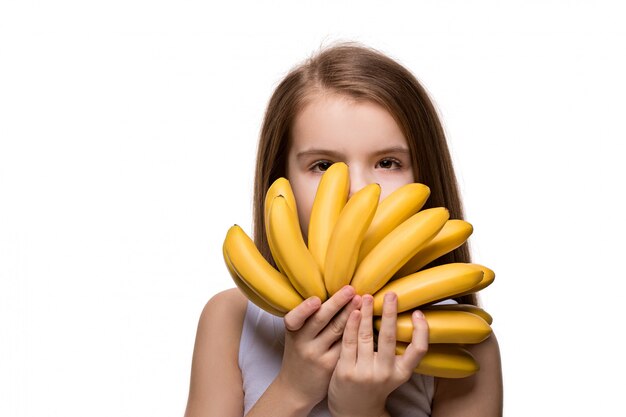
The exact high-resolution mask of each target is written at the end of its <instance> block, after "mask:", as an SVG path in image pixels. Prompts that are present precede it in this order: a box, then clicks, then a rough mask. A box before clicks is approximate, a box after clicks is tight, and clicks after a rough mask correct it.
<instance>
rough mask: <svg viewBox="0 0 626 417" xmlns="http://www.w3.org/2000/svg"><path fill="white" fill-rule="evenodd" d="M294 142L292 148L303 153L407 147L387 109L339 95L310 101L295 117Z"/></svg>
mask: <svg viewBox="0 0 626 417" xmlns="http://www.w3.org/2000/svg"><path fill="white" fill-rule="evenodd" d="M291 139H292V146H293V147H294V148H296V149H298V150H300V151H301V150H307V149H309V148H311V149H324V148H328V149H337V148H345V147H347V148H350V147H352V146H353V145H356V144H358V145H359V146H361V147H363V146H364V147H368V148H371V149H374V150H375V149H378V148H387V147H407V141H406V138H405V137H404V135H403V133H402V131H401V129H400V127H399V126H398V124H397V123H396V121H395V119H394V118H393V116H392V115H391V114H390V113H389V112H388V111H387V110H386V109H385V108H383V107H382V106H380V105H379V104H377V103H374V102H372V101H362V100H359V101H357V100H354V99H351V98H348V97H345V96H340V95H336V94H332V95H330V94H325V95H319V96H316V97H313V98H312V99H310V100H309V101H308V103H307V105H306V106H304V107H303V108H302V109H301V111H300V112H299V113H298V114H297V115H296V118H295V120H294V124H293V127H292V131H291Z"/></svg>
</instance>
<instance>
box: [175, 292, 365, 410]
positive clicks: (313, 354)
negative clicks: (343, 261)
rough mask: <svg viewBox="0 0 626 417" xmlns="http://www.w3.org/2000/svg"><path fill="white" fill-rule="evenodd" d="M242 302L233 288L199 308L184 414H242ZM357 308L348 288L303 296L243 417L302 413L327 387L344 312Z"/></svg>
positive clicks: (310, 406)
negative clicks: (266, 381) (280, 350)
mask: <svg viewBox="0 0 626 417" xmlns="http://www.w3.org/2000/svg"><path fill="white" fill-rule="evenodd" d="M246 306H247V301H246V299H245V297H244V296H243V295H241V293H239V290H237V289H233V290H228V291H224V292H222V293H220V294H217V295H216V296H215V297H213V298H212V299H211V300H210V301H209V302H208V303H207V305H206V307H205V308H204V311H203V312H202V315H201V317H200V323H199V325H198V333H197V336H196V346H195V349H194V356H193V363H192V371H191V386H190V390H189V400H188V404H187V410H186V413H185V417H200V416H202V417H205V416H209V417H213V416H215V417H235V416H236V417H241V416H243V390H242V386H243V381H242V379H241V371H240V369H239V365H238V355H239V340H240V337H241V336H240V335H241V330H242V325H243V320H244V317H245V312H246ZM359 306H360V297H358V296H356V297H355V296H354V289H353V288H352V287H345V288H344V289H343V290H342V291H338V292H337V293H336V294H335V295H333V296H332V297H331V298H330V299H329V300H328V301H326V302H325V303H323V304H321V303H320V300H319V299H317V298H311V299H307V300H305V301H304V302H303V303H301V304H300V305H299V306H297V307H296V308H294V309H293V310H291V311H290V312H289V313H288V314H287V315H285V327H286V334H285V353H284V356H283V363H282V366H281V370H280V372H279V374H278V376H277V377H276V379H275V380H274V381H273V382H272V383H271V384H270V386H269V387H268V388H267V390H266V391H265V392H264V393H263V395H262V396H261V397H260V398H259V400H258V401H257V403H256V404H255V405H254V407H252V409H251V410H250V412H249V413H248V415H247V416H248V417H264V416H271V417H300V416H302V417H304V416H307V415H308V414H309V412H310V410H311V409H312V408H313V407H314V406H315V404H317V403H318V402H319V401H321V400H322V399H323V398H324V397H325V396H326V392H327V390H328V383H329V381H330V377H331V375H332V371H333V369H334V367H335V364H336V363H337V358H338V357H339V351H340V345H339V344H338V343H335V342H336V341H337V340H339V339H340V338H341V335H342V333H343V329H344V327H345V323H346V322H347V320H348V316H349V315H350V313H351V312H352V311H353V310H355V309H358V308H359Z"/></svg>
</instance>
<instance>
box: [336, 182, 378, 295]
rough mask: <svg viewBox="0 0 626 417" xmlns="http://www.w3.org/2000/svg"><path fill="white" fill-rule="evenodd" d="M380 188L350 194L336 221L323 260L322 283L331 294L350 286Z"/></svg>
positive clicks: (376, 204) (374, 210)
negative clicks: (323, 282)
mask: <svg viewBox="0 0 626 417" xmlns="http://www.w3.org/2000/svg"><path fill="white" fill-rule="evenodd" d="M379 198H380V185H378V184H369V185H366V186H365V187H363V188H362V189H360V190H359V191H357V192H356V193H354V195H353V196H352V197H351V198H350V199H349V200H348V202H347V203H346V205H345V207H344V208H343V210H342V211H341V214H340V215H339V219H337V223H336V224H335V228H334V230H333V233H332V236H331V238H330V241H329V242H328V250H327V252H326V260H325V261H324V281H325V284H326V289H327V290H328V294H330V295H332V294H334V293H335V292H337V291H338V290H340V289H341V288H342V287H343V286H344V285H347V284H349V283H350V280H351V279H352V275H353V273H354V270H355V268H356V262H357V260H358V256H359V248H360V247H361V242H362V241H363V237H364V236H365V233H366V232H367V228H368V227H369V225H370V223H371V222H372V219H373V218H374V214H375V213H376V207H377V206H378V200H379Z"/></svg>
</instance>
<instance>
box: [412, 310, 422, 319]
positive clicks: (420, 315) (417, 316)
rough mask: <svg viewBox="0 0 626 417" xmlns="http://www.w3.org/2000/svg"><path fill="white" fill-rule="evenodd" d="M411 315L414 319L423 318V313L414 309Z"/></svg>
mask: <svg viewBox="0 0 626 417" xmlns="http://www.w3.org/2000/svg"><path fill="white" fill-rule="evenodd" d="M413 317H415V318H416V319H423V318H424V313H422V312H421V311H419V310H415V311H414V312H413Z"/></svg>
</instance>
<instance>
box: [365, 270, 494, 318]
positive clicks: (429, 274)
mask: <svg viewBox="0 0 626 417" xmlns="http://www.w3.org/2000/svg"><path fill="white" fill-rule="evenodd" d="M482 278H483V272H482V271H481V270H480V269H478V268H476V267H475V266H473V265H472V264H467V263H460V262H455V263H449V264H444V265H439V266H434V267H432V268H428V269H424V270H422V271H419V272H416V273H414V274H411V275H407V276H406V277H402V278H398V279H396V280H394V281H391V282H390V283H388V284H387V285H385V286H384V287H382V288H381V289H380V290H379V291H377V292H376V293H375V294H374V314H375V315H377V316H380V315H381V314H382V311H383V297H384V296H385V293H386V292H389V291H393V292H395V293H396V295H397V296H398V312H404V311H408V310H410V309H413V308H416V307H419V306H422V305H424V304H429V303H432V302H435V301H439V300H443V299H446V298H451V297H456V296H457V295H458V294H461V293H463V292H465V291H467V290H469V289H471V288H473V287H474V286H476V284H478V283H479V282H480V281H481V280H482Z"/></svg>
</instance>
